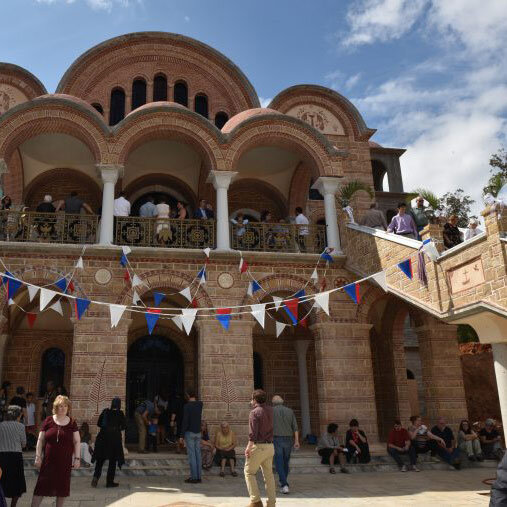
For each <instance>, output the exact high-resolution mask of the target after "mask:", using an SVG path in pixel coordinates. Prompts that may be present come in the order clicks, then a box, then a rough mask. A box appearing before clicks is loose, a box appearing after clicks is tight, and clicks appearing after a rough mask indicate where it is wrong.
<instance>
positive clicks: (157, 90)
mask: <svg viewBox="0 0 507 507" xmlns="http://www.w3.org/2000/svg"><path fill="white" fill-rule="evenodd" d="M166 100H167V78H166V77H165V76H164V75H162V74H160V75H158V76H155V79H154V80H153V102H161V101H164V102H165V101H166Z"/></svg>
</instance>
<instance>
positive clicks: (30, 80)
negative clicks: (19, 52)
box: [0, 63, 47, 100]
mask: <svg viewBox="0 0 507 507" xmlns="http://www.w3.org/2000/svg"><path fill="white" fill-rule="evenodd" d="M1 84H6V85H10V86H13V87H14V88H17V89H18V90H19V91H20V92H21V93H22V94H23V95H25V97H26V98H27V100H32V99H34V98H35V97H39V96H40V95H45V94H46V93H47V91H46V88H45V86H44V85H43V84H42V83H41V82H40V81H39V79H38V78H37V77H36V76H34V75H33V74H32V73H31V72H29V71H28V70H26V69H24V68H23V67H19V66H18V65H13V64H12V63H0V85H1Z"/></svg>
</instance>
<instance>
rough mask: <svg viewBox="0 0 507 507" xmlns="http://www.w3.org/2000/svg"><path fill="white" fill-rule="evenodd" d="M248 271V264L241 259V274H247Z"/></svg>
mask: <svg viewBox="0 0 507 507" xmlns="http://www.w3.org/2000/svg"><path fill="white" fill-rule="evenodd" d="M247 270H248V263H247V262H246V261H245V260H244V259H243V257H241V259H240V260H239V272H240V273H245V272H246V271H247Z"/></svg>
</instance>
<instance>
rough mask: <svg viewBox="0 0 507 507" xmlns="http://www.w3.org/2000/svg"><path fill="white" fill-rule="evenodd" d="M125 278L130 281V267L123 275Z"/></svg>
mask: <svg viewBox="0 0 507 507" xmlns="http://www.w3.org/2000/svg"><path fill="white" fill-rule="evenodd" d="M123 279H124V280H125V281H126V282H130V273H129V270H128V269H127V270H126V271H125V274H124V275H123Z"/></svg>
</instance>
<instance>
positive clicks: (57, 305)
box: [49, 300, 63, 317]
mask: <svg viewBox="0 0 507 507" xmlns="http://www.w3.org/2000/svg"><path fill="white" fill-rule="evenodd" d="M49 309H50V310H54V311H55V312H56V313H59V314H60V315H61V316H62V317H63V308H62V303H61V302H60V300H58V301H55V302H54V303H53V304H52V305H51V306H50V307H49Z"/></svg>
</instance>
